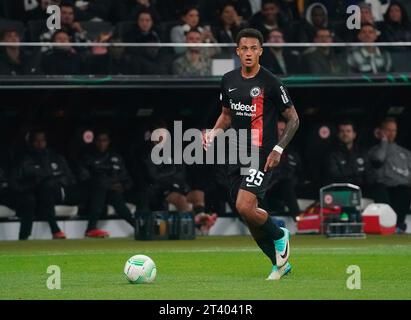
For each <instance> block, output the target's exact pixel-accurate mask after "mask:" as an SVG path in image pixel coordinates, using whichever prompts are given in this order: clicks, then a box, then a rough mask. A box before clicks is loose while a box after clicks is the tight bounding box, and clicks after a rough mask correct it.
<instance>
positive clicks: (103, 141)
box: [96, 134, 110, 152]
mask: <svg viewBox="0 0 411 320" xmlns="http://www.w3.org/2000/svg"><path fill="white" fill-rule="evenodd" d="M109 146H110V138H109V137H108V136H107V135H106V134H101V135H99V136H98V137H97V139H96V148H97V150H98V151H99V152H106V151H107V150H108V148H109Z"/></svg>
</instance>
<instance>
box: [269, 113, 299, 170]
mask: <svg viewBox="0 0 411 320" xmlns="http://www.w3.org/2000/svg"><path fill="white" fill-rule="evenodd" d="M282 116H283V117H284V118H285V121H286V122H287V125H286V127H285V129H284V133H283V134H282V136H281V137H279V141H278V143H277V146H276V147H275V148H274V150H273V151H271V153H270V154H269V155H268V157H267V161H266V163H265V166H264V171H265V172H267V171H268V170H271V169H272V168H274V167H276V166H278V164H279V163H280V160H281V153H282V151H281V150H282V149H284V148H285V147H286V146H287V145H288V144H289V143H290V141H291V139H292V138H293V137H294V135H295V133H296V132H297V129H298V127H299V125H300V120H299V118H298V114H297V111H296V110H295V108H294V107H289V108H287V109H285V111H284V112H283V113H282ZM277 147H280V150H276V148H277Z"/></svg>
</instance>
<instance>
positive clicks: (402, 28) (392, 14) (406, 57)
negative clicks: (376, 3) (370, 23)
mask: <svg viewBox="0 0 411 320" xmlns="http://www.w3.org/2000/svg"><path fill="white" fill-rule="evenodd" d="M380 38H381V41H382V42H411V23H410V20H409V18H408V14H407V11H406V10H405V8H404V6H403V5H402V4H401V3H399V2H397V1H393V2H391V4H390V6H389V7H388V10H387V13H386V14H385V16H384V23H383V24H382V26H381V37H380ZM387 50H388V51H389V52H390V53H391V56H392V61H393V69H394V70H396V71H400V72H404V71H411V66H410V59H411V50H410V47H404V46H395V47H388V48H387Z"/></svg>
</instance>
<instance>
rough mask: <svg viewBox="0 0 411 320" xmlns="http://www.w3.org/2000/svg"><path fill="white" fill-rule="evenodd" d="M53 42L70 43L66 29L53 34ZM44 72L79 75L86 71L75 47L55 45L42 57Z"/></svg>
mask: <svg viewBox="0 0 411 320" xmlns="http://www.w3.org/2000/svg"><path fill="white" fill-rule="evenodd" d="M52 42H54V43H69V42H70V38H69V36H68V34H67V33H66V32H64V31H57V32H56V33H54V34H53V38H52ZM41 63H42V69H43V73H44V74H46V75H77V74H82V73H83V72H84V65H83V61H82V58H81V57H80V55H79V54H78V53H77V50H76V49H74V48H73V47H71V46H69V45H67V46H60V47H53V49H52V50H51V51H48V52H45V53H43V54H42V57H41Z"/></svg>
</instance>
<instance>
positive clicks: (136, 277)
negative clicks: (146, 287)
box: [124, 254, 157, 283]
mask: <svg viewBox="0 0 411 320" xmlns="http://www.w3.org/2000/svg"><path fill="white" fill-rule="evenodd" d="M124 275H125V276H126V279H127V280H128V281H129V282H131V283H151V282H153V281H154V280H155V278H156V275H157V269H156V265H155V263H154V261H153V260H151V258H149V257H147V256H145V255H142V254H139V255H135V256H132V257H131V258H130V259H128V260H127V262H126V265H125V266H124Z"/></svg>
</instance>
